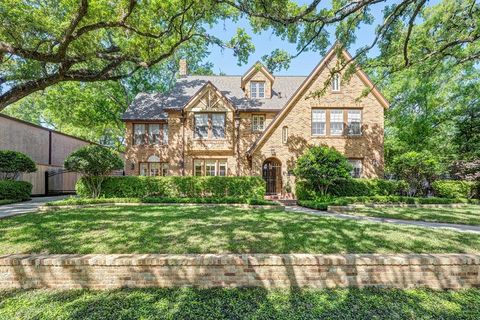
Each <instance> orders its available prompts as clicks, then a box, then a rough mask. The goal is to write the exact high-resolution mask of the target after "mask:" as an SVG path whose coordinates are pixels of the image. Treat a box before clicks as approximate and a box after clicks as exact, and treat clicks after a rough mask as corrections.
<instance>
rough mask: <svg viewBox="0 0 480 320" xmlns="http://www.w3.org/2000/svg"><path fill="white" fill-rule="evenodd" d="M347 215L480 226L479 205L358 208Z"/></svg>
mask: <svg viewBox="0 0 480 320" xmlns="http://www.w3.org/2000/svg"><path fill="white" fill-rule="evenodd" d="M346 213H348V214H352V215H356V216H369V217H381V218H395V219H405V220H420V221H430V222H445V223H459V224H469V225H480V206H479V205H465V206H462V207H459V208H357V209H355V210H354V211H348V212H346Z"/></svg>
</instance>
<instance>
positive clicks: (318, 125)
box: [312, 109, 327, 136]
mask: <svg viewBox="0 0 480 320" xmlns="http://www.w3.org/2000/svg"><path fill="white" fill-rule="evenodd" d="M326 120H327V116H326V111H325V110H322V109H312V135H314V136H322V135H325V124H326Z"/></svg>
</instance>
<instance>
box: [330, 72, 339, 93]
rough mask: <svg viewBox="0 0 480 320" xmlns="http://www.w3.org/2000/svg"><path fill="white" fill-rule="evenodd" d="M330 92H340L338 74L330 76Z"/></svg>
mask: <svg viewBox="0 0 480 320" xmlns="http://www.w3.org/2000/svg"><path fill="white" fill-rule="evenodd" d="M332 91H334V92H339V91H340V74H338V73H335V74H334V75H333V76H332Z"/></svg>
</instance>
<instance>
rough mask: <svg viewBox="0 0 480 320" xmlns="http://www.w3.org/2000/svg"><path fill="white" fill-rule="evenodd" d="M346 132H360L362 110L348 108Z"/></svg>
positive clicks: (351, 133)
mask: <svg viewBox="0 0 480 320" xmlns="http://www.w3.org/2000/svg"><path fill="white" fill-rule="evenodd" d="M347 123H348V134H349V135H361V134H362V110H348V112H347Z"/></svg>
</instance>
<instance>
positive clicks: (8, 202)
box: [0, 199, 23, 206]
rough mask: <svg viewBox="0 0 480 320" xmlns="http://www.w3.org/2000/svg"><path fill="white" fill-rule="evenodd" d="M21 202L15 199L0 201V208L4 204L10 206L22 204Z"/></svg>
mask: <svg viewBox="0 0 480 320" xmlns="http://www.w3.org/2000/svg"><path fill="white" fill-rule="evenodd" d="M22 201H23V200H15V199H0V206H1V205H6V204H12V203H17V202H22Z"/></svg>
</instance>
